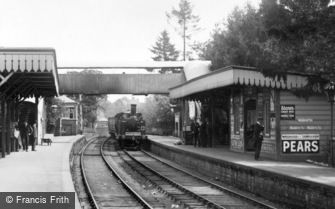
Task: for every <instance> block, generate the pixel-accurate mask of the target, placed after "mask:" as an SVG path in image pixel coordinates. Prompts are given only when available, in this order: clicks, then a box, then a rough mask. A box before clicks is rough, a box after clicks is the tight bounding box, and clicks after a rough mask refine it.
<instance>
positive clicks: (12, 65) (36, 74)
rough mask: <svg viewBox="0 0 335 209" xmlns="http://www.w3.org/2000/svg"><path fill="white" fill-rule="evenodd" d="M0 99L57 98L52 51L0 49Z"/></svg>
mask: <svg viewBox="0 0 335 209" xmlns="http://www.w3.org/2000/svg"><path fill="white" fill-rule="evenodd" d="M0 79H1V81H0V96H1V98H6V99H13V98H16V97H19V98H27V97H31V96H36V97H39V96H55V95H58V73H57V61H56V52H55V50H54V49H52V48H0Z"/></svg>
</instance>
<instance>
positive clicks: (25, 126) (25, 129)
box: [19, 121, 29, 152]
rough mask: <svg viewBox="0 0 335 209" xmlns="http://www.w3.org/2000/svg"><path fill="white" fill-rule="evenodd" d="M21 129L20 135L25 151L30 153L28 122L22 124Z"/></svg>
mask: <svg viewBox="0 0 335 209" xmlns="http://www.w3.org/2000/svg"><path fill="white" fill-rule="evenodd" d="M19 129H20V135H21V139H22V146H23V151H26V152H28V142H29V136H28V122H27V121H25V122H24V123H23V124H20V126H19Z"/></svg>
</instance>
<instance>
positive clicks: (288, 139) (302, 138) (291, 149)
mask: <svg viewBox="0 0 335 209" xmlns="http://www.w3.org/2000/svg"><path fill="white" fill-rule="evenodd" d="M281 139H282V151H283V153H318V152H319V150H320V134H282V136H281Z"/></svg>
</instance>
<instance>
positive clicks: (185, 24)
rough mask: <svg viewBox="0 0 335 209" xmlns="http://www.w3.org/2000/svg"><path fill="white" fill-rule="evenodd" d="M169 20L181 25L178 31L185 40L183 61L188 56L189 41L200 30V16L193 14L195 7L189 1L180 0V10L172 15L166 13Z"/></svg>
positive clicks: (172, 12) (173, 11) (174, 10)
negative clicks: (187, 46)
mask: <svg viewBox="0 0 335 209" xmlns="http://www.w3.org/2000/svg"><path fill="white" fill-rule="evenodd" d="M166 16H167V18H168V20H169V21H170V20H174V21H176V22H177V24H178V25H179V27H178V28H176V30H177V31H178V33H179V35H180V36H181V37H182V39H183V60H184V61H185V60H186V56H187V54H188V52H187V50H186V45H187V43H186V42H187V41H190V40H191V37H192V33H193V32H195V31H197V30H199V27H198V23H199V21H200V18H199V16H196V15H194V14H193V6H192V5H191V3H190V2H189V1H188V0H180V2H179V8H178V9H175V8H173V9H172V11H171V13H166Z"/></svg>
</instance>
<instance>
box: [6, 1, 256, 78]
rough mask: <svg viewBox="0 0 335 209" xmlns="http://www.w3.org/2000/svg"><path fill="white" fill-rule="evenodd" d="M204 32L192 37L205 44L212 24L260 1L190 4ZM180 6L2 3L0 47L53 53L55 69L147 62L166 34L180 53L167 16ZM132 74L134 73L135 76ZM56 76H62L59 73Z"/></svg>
mask: <svg viewBox="0 0 335 209" xmlns="http://www.w3.org/2000/svg"><path fill="white" fill-rule="evenodd" d="M190 2H191V3H192V4H193V8H194V9H193V11H194V14H195V15H198V16H199V17H200V23H199V26H200V27H201V28H202V29H201V30H200V31H199V32H198V33H197V34H195V35H194V40H196V41H206V40H208V39H209V38H210V32H211V31H212V30H213V29H214V27H215V24H217V23H222V22H223V19H224V18H226V17H227V16H228V14H229V13H230V12H232V10H233V9H234V7H236V6H240V7H241V6H243V5H245V4H246V2H250V3H251V4H253V5H255V6H257V5H259V2H260V0H249V1H247V0H190ZM178 3H179V0H1V12H0V31H1V32H0V47H52V48H54V49H55V50H56V56H57V65H58V66H59V67H71V66H79V67H84V66H112V65H113V63H129V62H135V63H136V62H143V61H151V57H152V56H153V55H152V54H151V52H150V50H149V49H150V48H151V47H152V46H153V45H154V43H155V42H156V40H157V38H158V36H159V34H160V33H161V32H162V31H163V30H167V31H168V32H169V34H170V37H171V42H172V43H173V44H175V45H176V47H177V49H179V50H181V49H182V47H181V46H182V42H181V38H180V37H178V35H177V33H176V31H175V30H174V27H173V26H172V25H171V24H169V23H168V21H167V17H166V12H170V11H171V10H172V8H173V7H175V8H178ZM134 72H135V73H136V72H137V71H134ZM60 73H64V72H63V71H60Z"/></svg>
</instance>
